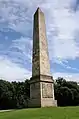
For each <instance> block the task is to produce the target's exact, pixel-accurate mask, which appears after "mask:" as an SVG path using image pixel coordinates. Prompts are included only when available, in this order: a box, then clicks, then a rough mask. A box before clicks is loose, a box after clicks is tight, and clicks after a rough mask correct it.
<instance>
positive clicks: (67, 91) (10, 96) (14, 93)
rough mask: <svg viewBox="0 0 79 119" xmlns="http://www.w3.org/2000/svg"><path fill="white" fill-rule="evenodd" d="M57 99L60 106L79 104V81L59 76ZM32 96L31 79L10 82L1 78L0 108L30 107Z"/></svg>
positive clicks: (56, 85)
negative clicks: (29, 101)
mask: <svg viewBox="0 0 79 119" xmlns="http://www.w3.org/2000/svg"><path fill="white" fill-rule="evenodd" d="M54 92H55V99H56V100H57V103H58V106H77V105H79V86H78V84H77V82H73V81H66V80H65V79H63V78H61V77H59V78H58V79H56V80H55V83H54ZM29 97H30V85H29V80H25V81H24V82H16V81H15V82H8V81H5V80H0V109H21V108H28V100H29Z"/></svg>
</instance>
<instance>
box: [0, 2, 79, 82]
mask: <svg viewBox="0 0 79 119" xmlns="http://www.w3.org/2000/svg"><path fill="white" fill-rule="evenodd" d="M37 7H40V8H41V10H42V11H43V12H44V14H45V21H46V33H47V40H48V50H49V59H50V64H51V74H52V75H53V77H54V79H55V78H57V77H59V76H60V77H64V78H65V79H67V80H73V81H79V0H53V1H52V0H39V1H37V0H31V2H30V1H29V0H22V1H21V0H0V78H2V79H5V80H8V81H15V80H16V81H23V80H24V79H26V78H30V77H31V74H32V73H31V70H32V68H31V67H32V41H33V39H32V33H33V14H34V13H35V11H36V9H37Z"/></svg>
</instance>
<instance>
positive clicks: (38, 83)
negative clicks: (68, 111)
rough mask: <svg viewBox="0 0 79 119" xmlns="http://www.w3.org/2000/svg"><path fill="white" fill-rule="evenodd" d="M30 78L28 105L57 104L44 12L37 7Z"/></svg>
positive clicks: (43, 105)
mask: <svg viewBox="0 0 79 119" xmlns="http://www.w3.org/2000/svg"><path fill="white" fill-rule="evenodd" d="M33 25H34V26H33V55H32V78H31V79H30V107H45V106H57V102H56V100H55V99H54V83H53V77H52V76H51V74H50V63H49V54H48V45H47V37H46V28H45V18H44V13H43V12H42V11H41V10H40V8H38V9H37V10H36V12H35V14H34V23H33Z"/></svg>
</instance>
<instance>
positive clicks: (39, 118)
mask: <svg viewBox="0 0 79 119" xmlns="http://www.w3.org/2000/svg"><path fill="white" fill-rule="evenodd" d="M0 119H79V107H57V108H56V107H50V108H34V109H22V110H13V111H10V112H0Z"/></svg>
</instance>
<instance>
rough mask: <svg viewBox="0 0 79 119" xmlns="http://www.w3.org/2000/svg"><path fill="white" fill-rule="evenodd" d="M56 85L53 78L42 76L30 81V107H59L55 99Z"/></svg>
mask: <svg viewBox="0 0 79 119" xmlns="http://www.w3.org/2000/svg"><path fill="white" fill-rule="evenodd" d="M53 85H54V83H53V78H52V76H47V75H40V76H35V77H32V78H31V79H30V100H29V105H28V106H29V107H50V106H54V107H55V106H57V101H56V100H55V99H54V86H53Z"/></svg>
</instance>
